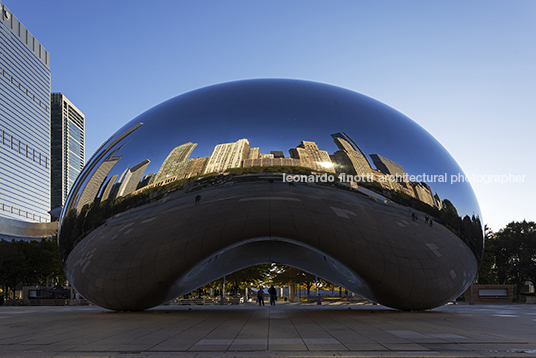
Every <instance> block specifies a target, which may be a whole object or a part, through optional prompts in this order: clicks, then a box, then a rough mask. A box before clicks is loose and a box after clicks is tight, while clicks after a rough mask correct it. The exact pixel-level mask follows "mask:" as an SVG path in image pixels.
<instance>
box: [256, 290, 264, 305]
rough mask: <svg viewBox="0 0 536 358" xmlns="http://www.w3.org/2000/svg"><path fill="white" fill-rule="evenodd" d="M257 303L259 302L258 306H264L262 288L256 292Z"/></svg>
mask: <svg viewBox="0 0 536 358" xmlns="http://www.w3.org/2000/svg"><path fill="white" fill-rule="evenodd" d="M257 301H259V306H261V305H262V306H264V289H263V288H262V286H260V287H259V291H257Z"/></svg>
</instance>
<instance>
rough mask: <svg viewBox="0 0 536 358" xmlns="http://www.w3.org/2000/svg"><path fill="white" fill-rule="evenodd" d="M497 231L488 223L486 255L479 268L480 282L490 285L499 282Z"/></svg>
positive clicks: (485, 233) (485, 240)
mask: <svg viewBox="0 0 536 358" xmlns="http://www.w3.org/2000/svg"><path fill="white" fill-rule="evenodd" d="M495 242H496V237H495V233H494V232H493V230H491V228H489V227H488V226H487V225H486V226H485V227H484V255H483V257H482V262H481V264H480V268H479V270H478V283H479V284H483V285H490V284H496V283H498V278H497V270H496V269H495V268H496V266H495V246H496V244H495Z"/></svg>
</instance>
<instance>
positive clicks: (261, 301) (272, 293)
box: [257, 285, 277, 306]
mask: <svg viewBox="0 0 536 358" xmlns="http://www.w3.org/2000/svg"><path fill="white" fill-rule="evenodd" d="M268 294H269V295H270V306H275V301H276V300H277V291H276V290H275V287H274V285H272V286H270V288H269V289H268ZM257 302H259V306H264V288H263V287H262V286H260V287H259V291H257Z"/></svg>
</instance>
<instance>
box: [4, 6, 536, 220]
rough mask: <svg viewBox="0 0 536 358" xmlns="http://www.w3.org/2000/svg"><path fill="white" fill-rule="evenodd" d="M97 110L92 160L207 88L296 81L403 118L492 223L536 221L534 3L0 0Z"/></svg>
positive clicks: (89, 130) (75, 96) (59, 81)
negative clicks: (121, 134) (508, 178)
mask: <svg viewBox="0 0 536 358" xmlns="http://www.w3.org/2000/svg"><path fill="white" fill-rule="evenodd" d="M2 1H3V2H4V3H5V5H6V6H7V7H8V8H9V9H10V10H11V11H12V12H13V13H14V14H15V16H17V17H18V18H19V20H20V21H21V22H22V23H23V24H24V25H25V26H26V27H27V28H28V30H29V31H30V32H32V34H33V35H34V36H35V37H36V38H37V39H38V40H39V41H40V43H41V44H42V45H43V46H45V48H46V49H47V50H48V51H49V52H50V54H51V72H52V91H54V92H62V93H63V94H65V95H66V96H67V97H68V98H69V99H70V100H71V101H73V103H74V104H75V105H76V106H77V107H78V108H79V109H80V110H82V111H83V112H84V113H85V115H86V159H88V158H89V157H90V156H91V155H92V154H93V152H94V151H95V150H96V149H97V148H98V147H99V146H100V144H101V143H102V142H103V141H104V140H106V139H107V138H108V137H109V136H110V135H111V134H112V133H113V132H114V131H115V130H117V129H118V128H120V127H121V126H122V125H123V124H125V123H126V122H128V121H129V120H131V119H132V118H134V117H135V116H137V115H138V114H140V113H141V112H143V111H145V110H147V109H149V108H151V107H153V106H154V105H156V104H158V103H160V102H162V101H164V100H167V99H169V98H171V97H174V96H176V95H178V94H181V93H184V92H188V91H190V90H193V89H197V88H199V87H203V86H206V85H211V84H216V83H221V82H227V81H233V80H239V79H246V78H270V77H276V78H296V79H305V80H311V81H317V82H324V83H328V84H333V85H336V86H340V87H345V88H348V89H351V90H354V91H357V92H360V93H363V94H365V95H368V96H371V97H373V98H375V99H378V100H380V101H382V102H384V103H386V104H388V105H390V106H392V107H394V108H395V109H397V110H399V111H401V112H402V113H404V114H406V115H407V116H409V117H410V118H412V119H413V120H415V121H416V122H417V123H419V124H420V125H421V126H423V127H424V128H425V129H426V130H428V131H429V132H430V133H432V135H434V136H435V137H436V138H437V139H438V140H439V141H440V142H441V143H442V144H443V145H444V146H445V147H446V148H447V149H448V150H449V151H450V153H451V154H452V155H453V156H454V158H455V159H456V160H457V161H458V163H459V164H460V165H461V167H462V168H463V169H464V171H465V172H466V174H468V175H473V174H475V175H491V174H498V175H503V174H506V175H507V174H509V173H512V174H516V175H526V177H525V180H524V182H521V183H505V184H500V183H491V184H485V183H482V182H476V183H473V188H474V189H475V192H476V194H477V197H478V199H479V202H480V206H481V209H482V214H483V220H484V223H487V224H488V225H490V226H491V227H492V229H494V230H499V229H501V228H503V227H504V226H505V225H506V224H507V223H509V222H511V221H514V220H515V221H521V220H523V219H527V220H533V221H536V209H535V205H534V199H535V196H536V195H535V194H536V189H535V186H536V166H535V157H536V145H535V142H536V137H535V132H536V120H535V118H534V116H535V115H534V114H535V113H536V108H535V107H536V20H535V19H536V2H535V1H533V0H525V1H524V0H520V1H515V2H511V1H492V0H482V1H476V0H475V1H429V0H422V1H400V0H392V1H372V0H371V1H359V0H349V1H311V0H308V1H279V0H271V1H251V0H244V1H234V0H229V1H222V0H213V1H209V0H207V1H171V0H160V1H154V2H149V1H132V0H129V1H126V0H124V1H109V0H108V1H100V0H98V1H89V2H88V1H72V0H62V1H59V0H47V1H43V0H22V1H21V0H2Z"/></svg>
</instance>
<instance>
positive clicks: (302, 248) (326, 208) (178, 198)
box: [58, 79, 483, 310]
mask: <svg viewBox="0 0 536 358" xmlns="http://www.w3.org/2000/svg"><path fill="white" fill-rule="evenodd" d="M58 242H59V250H60V256H61V260H62V264H63V267H64V270H65V272H66V274H67V277H68V279H69V280H70V282H71V284H72V285H73V286H74V287H75V288H76V290H77V291H78V292H80V294H81V295H83V296H84V297H86V298H87V299H88V300H90V301H92V302H93V303H95V304H97V305H99V306H102V307H105V308H109V309H112V310H142V309H146V308H150V307H154V306H156V305H159V304H161V303H164V302H166V301H168V300H171V299H173V298H175V297H177V296H180V295H183V294H186V293H188V292H190V291H192V290H194V289H196V288H198V287H200V286H202V285H204V284H207V283H209V282H211V281H213V280H215V279H218V278H220V277H222V276H224V275H226V274H230V273H232V272H234V271H237V270H239V269H242V268H245V267H248V266H252V265H256V264H261V263H270V262H272V263H274V262H275V263H279V264H285V265H289V266H294V267H297V268H299V269H302V270H305V271H307V272H309V273H312V274H315V275H318V276H319V277H322V278H324V279H326V280H328V281H330V282H333V283H334V284H336V285H339V286H341V287H344V288H346V289H348V290H350V291H352V292H356V293H357V294H359V295H361V296H363V297H366V298H369V299H370V300H373V301H375V302H378V303H380V304H383V305H386V306H389V307H394V308H398V309H415V310H418V309H428V308H434V307H437V306H440V305H442V304H444V303H446V302H448V301H450V300H453V299H455V298H456V297H457V296H458V295H460V294H461V293H462V292H463V291H464V290H465V289H466V288H467V287H468V286H469V285H470V284H471V281H472V280H473V278H474V277H475V275H476V272H477V269H478V265H479V263H480V260H481V257H482V251H483V233H482V225H481V219H480V209H479V206H478V202H477V200H476V198H475V195H474V193H473V190H472V188H471V186H470V184H469V183H467V182H465V181H464V174H463V172H462V170H461V169H460V167H459V166H458V164H457V163H456V162H455V161H454V159H453V158H452V157H451V156H450V154H449V153H448V152H447V151H446V150H445V149H444V148H443V147H442V146H441V144H439V143H438V142H437V141H436V140H435V139H434V138H433V137H432V136H431V135H430V134H429V133H428V132H426V131H425V130H424V129H423V128H421V127H420V126H419V125H417V124H416V123H415V122H413V121H412V120H410V119H409V118H407V117H406V116H404V115H403V114H401V113H399V112H397V111H396V110H394V109H392V108H390V107H388V106H386V105H385V104H382V103H380V102H378V101H376V100H373V99H371V98H369V97H366V96H364V95H361V94H359V93H356V92H352V91H349V90H347V89H342V88H338V87H334V86H330V85H325V84H320V83H314V82H306V81H298V80H283V79H260V80H245V81H237V82H230V83H224V84H219V85H215V86H210V87H206V88H202V89H198V90H195V91H192V92H189V93H186V94H183V95H180V96H177V97H175V98H173V99H170V100H168V101H167V102H164V103H162V104H160V105H157V106H155V107H153V108H152V109H150V110H148V111H147V112H145V113H143V114H141V115H140V116H138V117H136V118H135V119H133V120H132V121H131V122H129V123H127V124H126V125H125V126H124V127H123V128H121V129H120V130H119V131H117V132H116V133H115V134H114V135H112V137H111V138H110V139H108V140H107V141H106V142H105V143H104V144H103V145H102V146H101V147H100V148H99V149H98V150H97V151H96V152H95V154H94V155H93V157H92V158H91V159H90V160H89V161H88V163H87V165H86V167H85V168H84V170H83V172H82V173H81V174H80V176H79V177H78V179H77V181H76V183H75V184H74V186H73V188H72V190H71V193H70V195H69V198H68V200H67V202H66V204H65V207H64V210H63V213H62V218H61V223H60V232H59V235H58Z"/></svg>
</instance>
